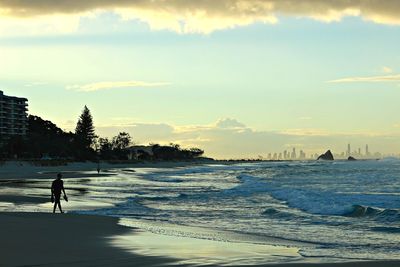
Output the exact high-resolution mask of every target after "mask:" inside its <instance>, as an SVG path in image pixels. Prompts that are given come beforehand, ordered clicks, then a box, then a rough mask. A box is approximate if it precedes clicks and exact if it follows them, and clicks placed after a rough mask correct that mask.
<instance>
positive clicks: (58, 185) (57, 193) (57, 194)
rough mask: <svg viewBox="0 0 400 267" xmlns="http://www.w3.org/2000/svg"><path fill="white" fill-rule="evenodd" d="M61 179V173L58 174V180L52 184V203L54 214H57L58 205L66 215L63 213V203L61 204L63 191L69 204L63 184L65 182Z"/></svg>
mask: <svg viewBox="0 0 400 267" xmlns="http://www.w3.org/2000/svg"><path fill="white" fill-rule="evenodd" d="M61 178H62V175H61V173H59V174H57V179H55V180H54V181H53V183H52V184H51V202H52V203H53V202H54V207H53V213H55V212H56V208H57V205H58V208H59V209H60V212H61V213H64V212H63V211H62V208H61V202H60V199H61V191H62V192H64V199H65V201H67V202H68V197H67V194H65V189H64V182H63V180H61Z"/></svg>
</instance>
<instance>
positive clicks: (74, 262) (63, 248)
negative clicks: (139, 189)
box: [0, 213, 399, 267]
mask: <svg viewBox="0 0 400 267" xmlns="http://www.w3.org/2000/svg"><path fill="white" fill-rule="evenodd" d="M0 221H1V227H0V236H1V239H2V246H1V262H0V266H167V265H174V264H177V261H176V260H175V259H171V258H165V257H164V258H162V257H157V256H141V255H137V254H133V253H132V252H127V251H125V250H123V249H121V248H116V247H113V246H112V245H110V242H109V238H110V237H112V236H114V235H121V234H127V233H129V232H131V229H128V228H126V227H122V226H119V225H117V221H118V220H117V219H115V218H110V217H102V216H85V215H75V214H55V215H53V214H50V213H0ZM398 264H399V262H389V261H387V262H349V263H336V264H329V263H325V264H316V263H307V264H305V263H298V264H269V265H264V266H270V267H273V266H277V267H278V266H280V267H290V266H293V267H296V266H297V267H301V266H315V267H330V266H333V267H353V266H354V267H357V266H360V267H361V266H366V267H392V266H393V267H395V266H399V265H398ZM179 266H186V265H185V264H179Z"/></svg>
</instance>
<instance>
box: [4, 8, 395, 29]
mask: <svg viewBox="0 0 400 267" xmlns="http://www.w3.org/2000/svg"><path fill="white" fill-rule="evenodd" d="M102 11H111V12H115V13H117V14H119V15H120V16H121V18H122V19H128V20H130V19H136V20H141V21H144V22H146V23H148V24H149V25H150V27H151V28H152V29H155V30H160V29H168V30H173V31H176V32H179V33H193V32H194V33H210V32H212V31H215V30H221V29H227V28H233V27H236V26H244V25H249V24H252V23H255V22H261V23H276V22H277V21H278V18H277V17H278V16H293V17H306V18H311V19H316V20H320V21H324V22H332V21H340V20H341V19H342V18H343V17H346V16H360V17H362V18H363V19H365V20H369V21H373V22H375V23H383V24H400V16H399V15H400V1H397V0H385V1H381V0H369V1H364V0H353V1H348V0H336V1H331V0H113V1H111V0H87V1H77V0H35V1H32V0H0V24H2V23H1V22H2V21H1V20H2V19H4V18H8V19H10V18H18V19H29V18H32V17H45V18H46V17H52V16H54V15H57V16H58V15H62V16H66V15H67V16H68V15H69V16H88V15H90V14H92V15H93V14H96V13H98V12H102ZM67 29H68V30H70V29H71V27H67ZM61 30H62V29H61Z"/></svg>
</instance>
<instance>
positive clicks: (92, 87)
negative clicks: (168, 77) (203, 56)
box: [66, 81, 169, 92]
mask: <svg viewBox="0 0 400 267" xmlns="http://www.w3.org/2000/svg"><path fill="white" fill-rule="evenodd" d="M166 85H169V83H163V82H158V83H149V82H142V81H123V82H97V83H89V84H84V85H68V86H67V87H66V88H67V89H68V90H75V91H79V92H93V91H99V90H108V89H116V88H132V87H159V86H166Z"/></svg>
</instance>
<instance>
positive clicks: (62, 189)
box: [62, 182, 67, 196]
mask: <svg viewBox="0 0 400 267" xmlns="http://www.w3.org/2000/svg"><path fill="white" fill-rule="evenodd" d="M62 191H63V192H64V196H67V194H65V189H64V182H63V183H62Z"/></svg>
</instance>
